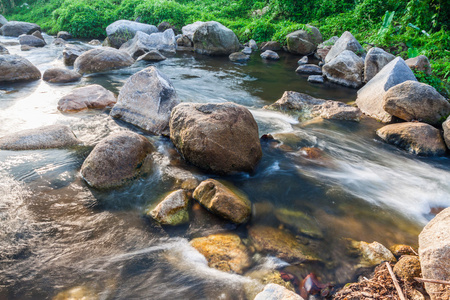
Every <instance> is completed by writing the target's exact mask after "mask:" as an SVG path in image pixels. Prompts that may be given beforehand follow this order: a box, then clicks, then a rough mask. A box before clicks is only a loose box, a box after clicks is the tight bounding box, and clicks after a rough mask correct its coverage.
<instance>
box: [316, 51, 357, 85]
mask: <svg viewBox="0 0 450 300" xmlns="http://www.w3.org/2000/svg"><path fill="white" fill-rule="evenodd" d="M363 69H364V60H363V59H362V58H361V57H359V56H358V55H356V54H355V53H354V52H353V51H350V50H344V51H342V52H341V53H340V54H339V55H338V56H336V57H335V58H334V59H332V60H331V61H329V62H328V63H326V64H325V65H324V66H323V67H322V71H323V75H324V76H325V77H326V78H327V79H328V80H329V81H331V82H334V83H337V84H340V85H343V86H348V87H353V88H358V87H360V86H361V85H362V84H363V80H362V72H363Z"/></svg>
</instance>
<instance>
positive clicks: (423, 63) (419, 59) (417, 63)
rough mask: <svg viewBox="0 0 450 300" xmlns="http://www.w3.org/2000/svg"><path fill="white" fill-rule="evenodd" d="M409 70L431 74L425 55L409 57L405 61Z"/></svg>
mask: <svg viewBox="0 0 450 300" xmlns="http://www.w3.org/2000/svg"><path fill="white" fill-rule="evenodd" d="M405 63H406V64H407V65H408V67H410V68H411V70H415V71H420V72H424V73H425V74H427V75H431V64H430V61H429V60H428V58H427V57H426V56H425V55H419V56H416V57H413V58H409V59H407V60H406V61H405Z"/></svg>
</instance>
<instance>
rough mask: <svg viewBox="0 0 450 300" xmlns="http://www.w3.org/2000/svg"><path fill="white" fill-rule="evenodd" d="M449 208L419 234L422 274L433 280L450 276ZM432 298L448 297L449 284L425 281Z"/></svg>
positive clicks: (436, 299) (449, 293)
mask: <svg viewBox="0 0 450 300" xmlns="http://www.w3.org/2000/svg"><path fill="white" fill-rule="evenodd" d="M449 228H450V208H446V209H444V210H443V211H441V212H440V213H439V214H438V215H437V216H436V217H435V218H434V219H433V220H431V221H430V222H429V223H428V224H427V225H426V226H425V228H424V229H423V230H422V232H421V233H420V235H419V258H420V265H421V268H422V276H423V277H424V278H430V279H435V280H447V281H448V280H449V278H450V235H449V234H448V232H449ZM425 289H426V290H427V292H428V294H429V295H430V297H431V299H432V300H438V299H439V300H441V299H450V286H448V285H447V286H445V285H442V284H436V283H425Z"/></svg>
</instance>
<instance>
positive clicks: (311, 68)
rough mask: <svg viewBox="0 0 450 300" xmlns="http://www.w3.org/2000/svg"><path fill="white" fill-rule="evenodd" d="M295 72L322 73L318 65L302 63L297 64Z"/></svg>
mask: <svg viewBox="0 0 450 300" xmlns="http://www.w3.org/2000/svg"><path fill="white" fill-rule="evenodd" d="M295 72H297V73H299V74H308V75H322V68H321V67H319V66H318V65H313V64H303V65H300V66H298V68H297V69H296V70H295Z"/></svg>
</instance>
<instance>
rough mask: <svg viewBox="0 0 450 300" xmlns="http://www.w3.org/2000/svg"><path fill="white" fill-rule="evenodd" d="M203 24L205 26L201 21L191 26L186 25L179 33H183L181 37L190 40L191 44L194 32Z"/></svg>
mask: <svg viewBox="0 0 450 300" xmlns="http://www.w3.org/2000/svg"><path fill="white" fill-rule="evenodd" d="M203 24H205V22H202V21H197V22H194V23H192V24H188V25H186V26H183V27H182V28H181V32H182V33H183V36H186V37H188V38H189V40H191V42H192V41H193V40H194V33H195V31H196V30H197V29H198V28H199V27H200V26H201V25H203Z"/></svg>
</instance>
